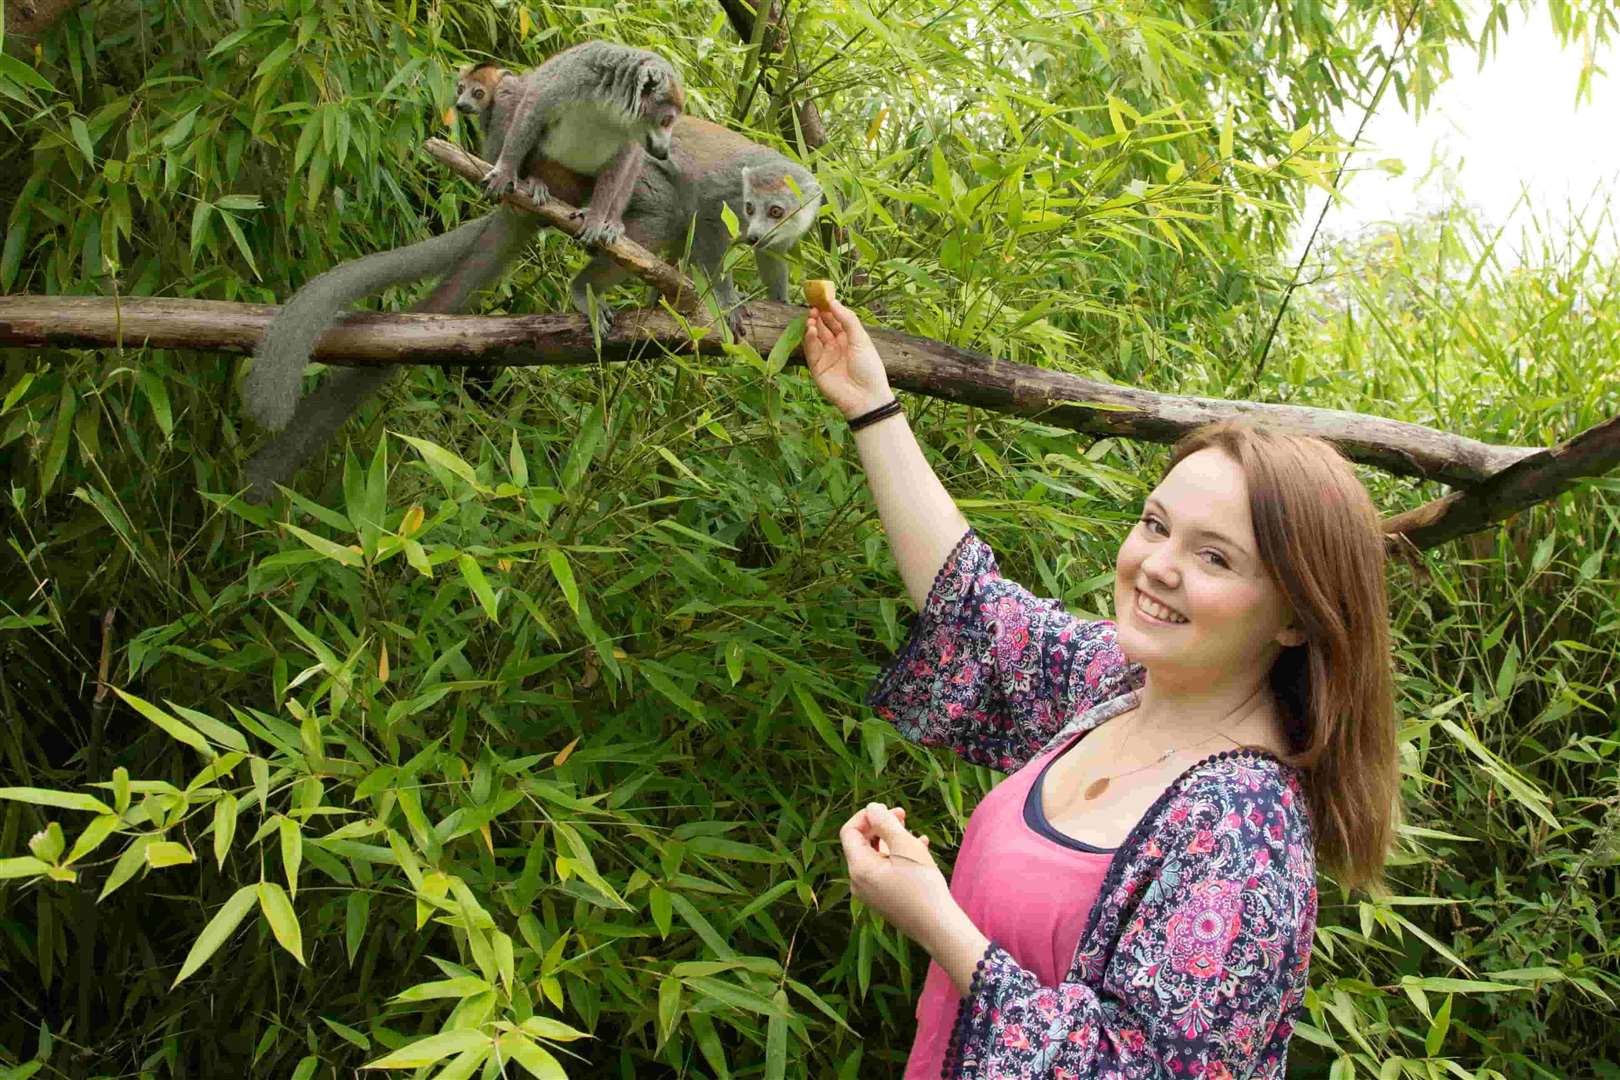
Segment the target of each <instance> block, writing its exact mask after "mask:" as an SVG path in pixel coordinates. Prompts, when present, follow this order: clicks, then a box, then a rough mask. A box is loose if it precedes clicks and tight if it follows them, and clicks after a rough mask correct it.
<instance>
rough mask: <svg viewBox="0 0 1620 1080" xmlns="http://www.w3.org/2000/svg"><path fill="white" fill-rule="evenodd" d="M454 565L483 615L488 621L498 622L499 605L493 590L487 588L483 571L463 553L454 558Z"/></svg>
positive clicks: (474, 560)
mask: <svg viewBox="0 0 1620 1080" xmlns="http://www.w3.org/2000/svg"><path fill="white" fill-rule="evenodd" d="M456 565H457V566H459V567H460V568H461V576H462V578H463V580H465V581H466V582H467V585H468V587H469V588H471V589H472V591H473V595H474V596H476V597H478V602H479V604H481V605H482V606H483V608H484V614H485V615H488V616H489V621H490V622H499V621H500V620H499V619H498V618H497V615H498V614H499V610H498V608H499V604H498V601H497V599H496V596H495V590H493V589H491V588H490V587H489V579H488V578H486V577H484V571H483V569H482V568H481V567H480V566H479V565H478V561H477V560H476V559H474V558H473V557H472V556H471V555H468V554H466V553H465V552H463V553H462V554H460V555H457V556H456Z"/></svg>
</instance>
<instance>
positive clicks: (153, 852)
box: [146, 840, 196, 870]
mask: <svg viewBox="0 0 1620 1080" xmlns="http://www.w3.org/2000/svg"><path fill="white" fill-rule="evenodd" d="M195 861H196V859H195V857H194V856H193V855H192V854H191V852H190V850H188V849H187V848H186V847H185V846H184V845H183V844H177V843H175V842H174V841H173V840H154V841H152V843H150V844H148V845H146V865H147V866H150V867H151V868H152V869H154V870H161V869H163V867H165V866H184V865H185V864H186V863H189V862H195Z"/></svg>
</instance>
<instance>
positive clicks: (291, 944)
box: [258, 881, 304, 964]
mask: <svg viewBox="0 0 1620 1080" xmlns="http://www.w3.org/2000/svg"><path fill="white" fill-rule="evenodd" d="M258 893H259V907H260V908H261V909H262V910H263V911H264V918H265V921H266V922H268V923H269V924H270V932H271V933H273V934H275V935H276V940H277V941H279V942H280V943H281V947H282V948H283V949H286V950H287V951H288V952H290V953H292V955H293V959H295V960H297V961H298V962H299V963H300V964H302V963H303V962H304V934H303V931H302V930H300V929H299V927H298V916H297V915H295V914H294V913H293V906H292V901H291V900H289V899H287V893H286V890H284V889H283V888H282V887H281V886H280V885H277V884H276V883H275V882H273V881H261V882H259V885H258Z"/></svg>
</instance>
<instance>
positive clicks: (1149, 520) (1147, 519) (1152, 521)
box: [1141, 514, 1164, 532]
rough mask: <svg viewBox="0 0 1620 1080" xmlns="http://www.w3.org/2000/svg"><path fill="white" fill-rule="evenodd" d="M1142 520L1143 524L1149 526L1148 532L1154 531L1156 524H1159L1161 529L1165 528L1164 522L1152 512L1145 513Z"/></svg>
mask: <svg viewBox="0 0 1620 1080" xmlns="http://www.w3.org/2000/svg"><path fill="white" fill-rule="evenodd" d="M1141 522H1142V524H1143V525H1144V526H1146V527H1147V531H1148V532H1152V531H1153V527H1154V526H1155V525H1157V526H1158V527H1159V528H1161V529H1162V528H1164V523H1163V522H1161V521H1160V520H1159V519H1158V518H1156V517H1154V516H1153V515H1152V514H1144V515H1142V519H1141Z"/></svg>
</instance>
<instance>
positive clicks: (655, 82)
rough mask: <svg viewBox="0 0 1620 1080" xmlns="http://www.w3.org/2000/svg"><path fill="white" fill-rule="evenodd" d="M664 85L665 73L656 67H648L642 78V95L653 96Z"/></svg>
mask: <svg viewBox="0 0 1620 1080" xmlns="http://www.w3.org/2000/svg"><path fill="white" fill-rule="evenodd" d="M663 85H664V73H663V72H662V71H659V70H658V69H657V68H655V67H648V68H647V73H646V74H645V75H643V76H642V79H641V96H642V97H652V96H653V94H655V93H657V92H658V90H659V88H661V87H662V86H663Z"/></svg>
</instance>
